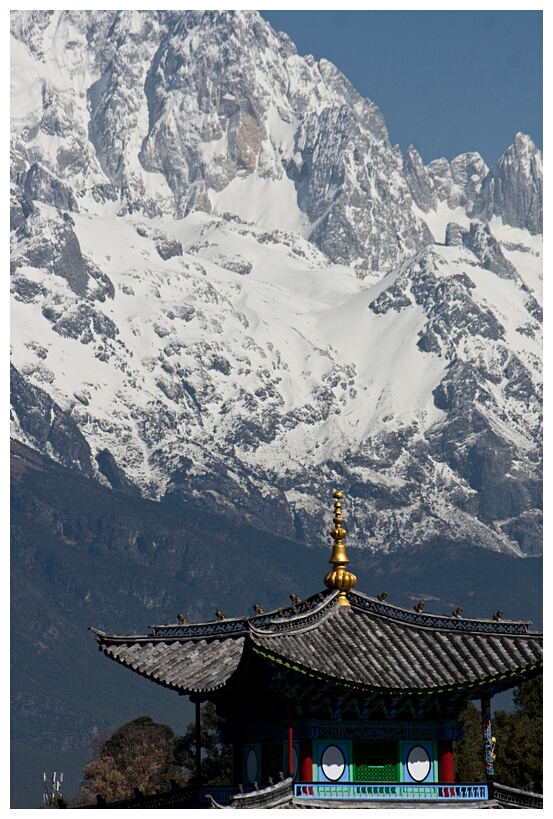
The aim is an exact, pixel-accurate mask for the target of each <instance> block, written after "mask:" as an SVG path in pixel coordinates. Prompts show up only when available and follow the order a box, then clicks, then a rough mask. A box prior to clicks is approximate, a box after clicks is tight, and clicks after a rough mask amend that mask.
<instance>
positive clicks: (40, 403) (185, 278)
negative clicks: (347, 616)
mask: <svg viewBox="0 0 553 819" xmlns="http://www.w3.org/2000/svg"><path fill="white" fill-rule="evenodd" d="M12 34H13V37H12V209H11V226H12V288H13V302H12V319H11V321H12V325H11V328H12V363H13V383H12V406H13V410H12V422H13V436H14V437H15V438H17V439H19V440H20V441H22V442H24V443H27V444H28V445H30V446H32V447H34V448H36V449H39V450H40V451H42V452H44V453H46V454H49V455H50V456H51V457H52V458H54V459H55V460H58V461H60V462H61V463H65V464H66V465H71V466H73V467H75V468H78V469H80V470H81V471H83V472H84V473H85V474H87V475H89V476H90V477H94V478H96V479H97V480H99V481H102V482H104V483H108V484H111V485H112V486H113V487H114V488H116V489H120V490H123V491H127V492H135V493H138V492H140V493H142V494H144V495H145V496H147V497H150V498H155V499H159V500H163V499H172V500H174V501H178V499H179V497H186V498H187V499H194V498H196V499H197V500H198V504H201V505H203V506H208V507H210V508H213V509H216V510H219V511H222V512H224V513H225V514H230V515H235V514H240V515H241V516H248V517H249V518H250V519H251V520H252V521H254V522H255V523H256V524H257V525H260V526H263V527H264V528H267V529H272V530H276V531H279V532H281V533H288V534H289V533H290V531H292V532H295V535H296V537H297V538H299V539H306V540H307V541H309V542H316V541H317V542H319V541H320V537H321V534H320V533H321V515H322V513H323V510H325V511H326V510H327V508H328V498H329V492H330V490H331V489H332V488H333V487H334V486H336V485H339V486H340V487H341V488H343V489H345V490H346V492H347V493H348V517H347V522H348V528H349V529H350V532H351V537H350V544H351V546H352V547H354V546H359V547H368V548H371V549H384V550H392V549H397V548H400V547H405V546H408V545H410V544H414V543H417V542H427V541H430V540H434V539H436V538H437V539H439V538H447V539H448V540H450V541H454V542H458V543H459V544H469V543H470V544H477V545H479V546H482V547H485V548H489V549H494V550H498V551H505V552H510V553H512V554H518V555H530V554H537V553H539V552H540V550H541V512H540V509H541V352H542V348H541V308H540V303H541V235H540V232H541V229H542V228H541V225H542V216H541V194H542V167H541V156H540V153H539V151H538V150H537V149H536V148H535V146H534V145H533V143H532V141H531V139H530V138H529V137H527V136H524V135H522V134H518V135H516V137H515V141H514V144H513V145H512V146H511V147H509V148H508V149H507V150H506V152H505V154H504V156H503V157H502V158H501V160H500V161H499V163H498V165H497V167H496V168H494V169H488V168H487V167H486V165H485V163H484V162H483V160H482V158H481V157H480V156H479V155H478V154H475V153H467V154H463V155H461V156H459V157H457V158H456V159H454V160H453V161H452V162H448V161H447V160H445V159H437V160H435V161H434V162H431V163H430V164H429V165H428V166H425V165H424V163H423V162H422V159H421V158H420V156H419V155H418V154H417V152H416V151H415V150H414V149H413V148H410V149H409V150H408V152H407V154H406V156H405V157H403V156H402V155H401V152H400V150H399V149H398V148H397V147H393V146H392V145H391V144H390V141H389V138H388V134H387V130H386V125H385V122H384V120H383V117H382V115H381V114H380V112H379V110H378V108H377V107H376V105H375V104H374V103H372V102H370V101H369V100H365V99H362V98H361V97H360V96H359V94H357V92H356V91H355V89H354V88H353V87H352V86H351V84H350V83H349V82H348V81H347V79H346V78H345V77H343V76H342V75H341V74H340V72H339V71H338V70H337V69H336V68H335V67H334V66H333V65H332V64H330V63H329V62H326V61H324V60H323V61H321V62H316V61H315V60H314V59H313V58H311V57H306V58H304V57H301V56H299V55H298V54H297V51H296V49H295V47H294V45H293V44H292V43H291V41H290V40H289V39H288V38H287V37H286V36H285V35H284V34H276V33H275V32H274V31H273V30H272V29H271V27H270V26H269V25H268V24H267V23H266V22H265V21H264V20H263V19H262V18H261V17H260V16H259V15H258V14H257V13H256V12H249V11H226V12H216V11H206V12H191V11H186V12H153V11H147V12H111V11H88V12H84V11H83V12H81V11H61V12H60V11H56V12H43V11H17V12H14V13H13V14H12Z"/></svg>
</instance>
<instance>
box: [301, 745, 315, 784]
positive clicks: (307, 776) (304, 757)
mask: <svg viewBox="0 0 553 819" xmlns="http://www.w3.org/2000/svg"><path fill="white" fill-rule="evenodd" d="M300 781H301V782H312V781H313V743H312V742H311V740H310V739H300Z"/></svg>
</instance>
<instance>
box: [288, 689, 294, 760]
mask: <svg viewBox="0 0 553 819" xmlns="http://www.w3.org/2000/svg"><path fill="white" fill-rule="evenodd" d="M287 705H288V754H287V756H288V760H287V762H288V771H287V773H288V776H293V774H294V754H293V749H294V732H293V730H292V702H291V700H288V703H287Z"/></svg>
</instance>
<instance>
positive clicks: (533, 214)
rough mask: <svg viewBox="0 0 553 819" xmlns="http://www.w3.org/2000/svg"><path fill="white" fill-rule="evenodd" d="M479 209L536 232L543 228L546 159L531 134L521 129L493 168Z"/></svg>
mask: <svg viewBox="0 0 553 819" xmlns="http://www.w3.org/2000/svg"><path fill="white" fill-rule="evenodd" d="M478 210H480V213H481V215H482V218H484V219H486V220H489V219H491V218H492V216H499V217H500V218H501V219H502V220H503V222H505V223H506V224H508V225H512V226H513V227H520V228H526V229H527V230H529V231H530V233H532V234H534V235H535V234H538V233H542V232H543V162H542V156H541V152H540V151H539V150H538V148H536V146H535V145H534V143H533V141H532V139H531V138H530V137H529V136H526V135H525V134H522V133H518V134H517V135H516V137H515V140H514V142H513V144H512V145H511V146H510V147H509V148H507V150H506V151H505V153H504V154H503V156H502V157H501V158H500V159H499V162H498V163H497V165H496V167H495V168H493V169H492V170H490V171H489V173H488V174H487V176H486V178H485V179H484V180H483V182H482V188H481V191H480V197H479V199H478V201H477V203H476V205H475V212H476V211H478Z"/></svg>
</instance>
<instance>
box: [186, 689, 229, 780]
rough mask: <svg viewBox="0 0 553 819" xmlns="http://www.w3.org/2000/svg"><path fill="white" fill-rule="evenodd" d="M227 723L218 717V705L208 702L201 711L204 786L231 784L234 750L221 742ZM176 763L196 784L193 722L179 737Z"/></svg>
mask: <svg viewBox="0 0 553 819" xmlns="http://www.w3.org/2000/svg"><path fill="white" fill-rule="evenodd" d="M223 728H224V720H223V719H221V717H219V716H217V712H216V710H215V706H214V705H213V703H211V702H206V703H205V705H203V706H202V708H201V743H202V771H201V773H202V786H207V785H230V784H231V783H232V747H231V746H230V745H227V744H226V743H224V742H223V741H222V740H221V734H222V732H223ZM175 761H176V762H177V763H178V764H179V765H181V766H182V767H183V768H184V769H185V770H187V771H189V772H190V773H189V780H188V781H189V782H190V784H196V724H195V723H194V722H191V723H190V724H189V725H188V726H187V730H186V733H185V734H184V736H182V737H177V740H176V743H175Z"/></svg>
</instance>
